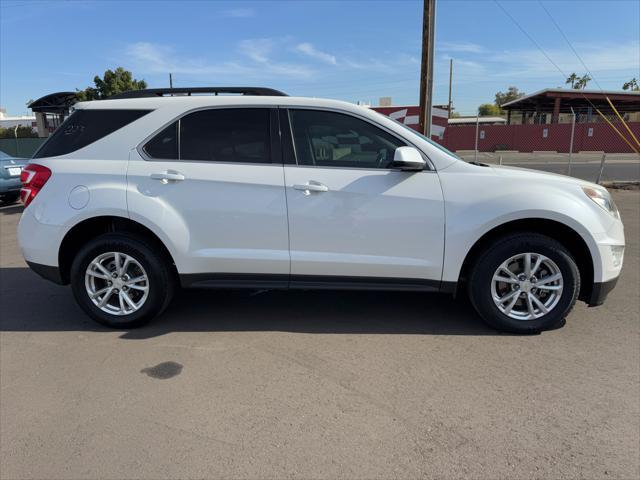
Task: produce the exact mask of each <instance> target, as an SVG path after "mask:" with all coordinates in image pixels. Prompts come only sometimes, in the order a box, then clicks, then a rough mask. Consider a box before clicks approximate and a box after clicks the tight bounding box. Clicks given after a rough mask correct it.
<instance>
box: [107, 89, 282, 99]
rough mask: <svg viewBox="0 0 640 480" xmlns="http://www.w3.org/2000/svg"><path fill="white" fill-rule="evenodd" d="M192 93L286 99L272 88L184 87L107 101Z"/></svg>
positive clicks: (129, 93)
mask: <svg viewBox="0 0 640 480" xmlns="http://www.w3.org/2000/svg"><path fill="white" fill-rule="evenodd" d="M194 93H196V94H197V93H213V94H214V95H218V94H220V93H236V94H240V95H257V96H270V97H286V96H287V94H286V93H283V92H281V91H279V90H274V89H273V88H264V87H185V88H147V89H144V90H129V91H126V92H122V93H116V94H115V95H111V96H110V97H109V98H108V99H107V100H117V99H122V98H145V97H163V96H166V95H179V96H183V95H187V96H190V95H192V94H194Z"/></svg>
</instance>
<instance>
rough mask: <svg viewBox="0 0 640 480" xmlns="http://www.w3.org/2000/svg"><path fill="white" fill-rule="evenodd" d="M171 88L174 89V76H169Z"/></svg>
mask: <svg viewBox="0 0 640 480" xmlns="http://www.w3.org/2000/svg"><path fill="white" fill-rule="evenodd" d="M169 88H173V74H171V73H170V74H169Z"/></svg>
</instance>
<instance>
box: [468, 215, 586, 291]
mask: <svg viewBox="0 0 640 480" xmlns="http://www.w3.org/2000/svg"><path fill="white" fill-rule="evenodd" d="M517 232H535V233H539V234H542V235H546V236H548V237H550V238H553V239H554V240H556V241H558V242H560V243H561V244H562V245H563V246H564V247H565V248H566V249H567V250H568V251H569V253H571V255H572V256H573V258H574V259H575V261H576V264H577V265H578V270H579V272H580V284H581V287H580V294H579V297H578V298H580V299H581V300H585V299H588V298H590V296H591V290H592V288H593V259H592V258H591V253H590V252H589V247H588V246H587V244H586V243H585V241H584V240H583V238H582V237H581V236H580V234H579V233H578V232H576V231H575V230H573V229H572V228H571V227H568V226H566V225H565V224H563V223H560V222H556V221H554V220H548V219H544V218H526V219H521V220H514V221H511V222H507V223H504V224H502V225H499V226H497V227H495V228H494V229H492V230H490V231H488V232H487V233H485V234H484V235H483V236H482V237H480V239H478V241H477V242H476V243H475V244H474V245H473V247H471V250H469V253H467V256H466V257H465V259H464V262H463V264H462V269H461V271H460V279H459V281H458V289H460V288H461V287H462V286H463V285H465V284H466V280H467V278H468V277H469V273H470V271H471V268H472V267H473V265H474V262H475V261H476V259H477V258H478V256H479V255H480V254H481V252H483V251H484V249H485V248H487V247H488V246H489V245H491V243H492V242H494V241H495V240H496V239H497V238H499V237H502V236H504V235H507V234H510V233H517Z"/></svg>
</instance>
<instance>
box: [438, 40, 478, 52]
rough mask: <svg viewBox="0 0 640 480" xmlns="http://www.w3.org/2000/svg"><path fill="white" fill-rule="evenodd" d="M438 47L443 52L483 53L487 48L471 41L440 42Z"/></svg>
mask: <svg viewBox="0 0 640 480" xmlns="http://www.w3.org/2000/svg"><path fill="white" fill-rule="evenodd" d="M436 49H437V50H441V51H443V52H465V53H482V52H484V51H485V48H484V47H483V46H482V45H478V44H477V43H471V42H444V41H443V42H438V43H436Z"/></svg>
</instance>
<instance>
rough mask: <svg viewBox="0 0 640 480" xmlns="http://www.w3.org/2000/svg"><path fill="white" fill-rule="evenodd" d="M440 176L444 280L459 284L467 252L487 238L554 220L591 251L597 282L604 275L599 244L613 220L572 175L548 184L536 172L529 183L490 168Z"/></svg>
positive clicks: (444, 173)
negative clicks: (513, 225) (517, 224)
mask: <svg viewBox="0 0 640 480" xmlns="http://www.w3.org/2000/svg"><path fill="white" fill-rule="evenodd" d="M477 168H479V169H482V167H477ZM440 176H441V182H442V185H443V191H444V196H445V202H446V228H445V240H446V241H445V256H444V264H443V272H442V280H443V282H457V281H458V280H459V277H460V273H461V270H462V265H463V263H464V260H465V258H466V257H467V254H468V253H469V251H470V250H471V249H472V247H473V246H474V245H475V244H476V242H478V241H479V240H480V239H481V238H482V237H483V236H484V235H486V234H487V233H489V232H490V231H492V230H493V229H495V228H497V227H500V226H501V225H505V224H507V223H509V222H512V221H516V220H527V219H542V220H551V221H555V222H559V223H561V224H563V225H565V226H567V227H569V228H571V229H572V230H574V231H575V232H576V233H577V234H578V235H579V236H580V237H581V238H582V239H583V240H584V242H585V244H586V245H587V247H588V249H589V252H590V254H591V257H592V260H593V268H594V278H601V277H602V261H601V254H600V250H599V248H598V240H599V239H600V238H601V237H604V236H606V232H607V230H609V228H611V226H612V223H613V222H614V221H615V220H614V219H613V217H611V216H610V215H609V214H607V213H606V212H605V211H604V210H602V209H601V208H600V207H598V206H597V205H595V203H593V202H591V201H590V200H589V199H588V198H587V197H586V196H585V195H584V193H583V192H582V189H581V188H580V185H579V183H577V182H575V181H574V180H572V179H569V178H568V177H567V180H569V181H568V182H566V181H562V179H563V178H564V177H559V178H560V180H557V179H553V180H549V181H546V179H544V180H542V179H539V178H537V177H536V175H535V174H533V175H532V179H531V181H529V182H526V181H525V182H522V181H517V182H516V181H512V180H511V179H508V178H504V176H498V175H495V174H492V169H490V168H484V169H482V170H480V172H473V173H470V172H467V171H466V170H462V171H457V172H456V171H453V172H451V173H450V174H448V173H447V171H444V172H441V173H440ZM518 180H520V179H518ZM470 185H471V188H470Z"/></svg>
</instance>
